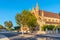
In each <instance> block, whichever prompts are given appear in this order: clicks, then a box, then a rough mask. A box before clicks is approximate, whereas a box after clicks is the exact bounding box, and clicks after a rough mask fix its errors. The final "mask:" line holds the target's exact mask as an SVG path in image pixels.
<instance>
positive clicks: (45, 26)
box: [42, 25, 55, 31]
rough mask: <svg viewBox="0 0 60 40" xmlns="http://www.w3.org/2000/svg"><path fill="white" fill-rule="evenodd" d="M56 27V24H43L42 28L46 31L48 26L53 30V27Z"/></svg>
mask: <svg viewBox="0 0 60 40" xmlns="http://www.w3.org/2000/svg"><path fill="white" fill-rule="evenodd" d="M54 27H55V26H54V25H43V26H42V30H44V31H45V30H46V28H47V29H48V30H53V29H54Z"/></svg>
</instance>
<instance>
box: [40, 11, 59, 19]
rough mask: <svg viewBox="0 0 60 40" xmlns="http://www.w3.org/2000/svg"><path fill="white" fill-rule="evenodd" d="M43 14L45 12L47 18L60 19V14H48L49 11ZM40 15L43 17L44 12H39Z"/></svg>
mask: <svg viewBox="0 0 60 40" xmlns="http://www.w3.org/2000/svg"><path fill="white" fill-rule="evenodd" d="M43 12H44V16H45V17H51V18H59V14H56V13H52V12H47V11H43ZM39 15H40V16H42V11H41V10H39Z"/></svg>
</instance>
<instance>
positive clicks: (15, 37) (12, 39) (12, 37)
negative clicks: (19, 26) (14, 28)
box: [0, 32, 60, 40]
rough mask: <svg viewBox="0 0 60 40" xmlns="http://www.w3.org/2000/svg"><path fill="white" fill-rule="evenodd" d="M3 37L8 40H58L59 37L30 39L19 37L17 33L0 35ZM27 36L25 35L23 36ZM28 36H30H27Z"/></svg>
mask: <svg viewBox="0 0 60 40" xmlns="http://www.w3.org/2000/svg"><path fill="white" fill-rule="evenodd" d="M1 34H2V35H5V36H7V37H8V38H9V39H10V40H37V39H38V40H60V37H48V36H44V35H41V34H40V35H34V36H31V37H23V36H20V35H21V33H18V32H11V33H0V35H1ZM25 36H27V35H25ZM28 36H30V35H28Z"/></svg>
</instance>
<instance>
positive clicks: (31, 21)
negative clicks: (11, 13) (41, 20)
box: [15, 10, 37, 27]
mask: <svg viewBox="0 0 60 40" xmlns="http://www.w3.org/2000/svg"><path fill="white" fill-rule="evenodd" d="M15 19H16V23H17V24H18V25H21V24H22V25H23V26H25V25H27V26H28V27H36V26H37V19H36V17H35V16H34V15H32V13H31V12H29V11H26V10H23V11H22V12H21V13H18V14H16V16H15Z"/></svg>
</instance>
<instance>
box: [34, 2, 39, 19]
mask: <svg viewBox="0 0 60 40" xmlns="http://www.w3.org/2000/svg"><path fill="white" fill-rule="evenodd" d="M35 16H36V18H37V19H38V18H39V7H38V3H36V8H35Z"/></svg>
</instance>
